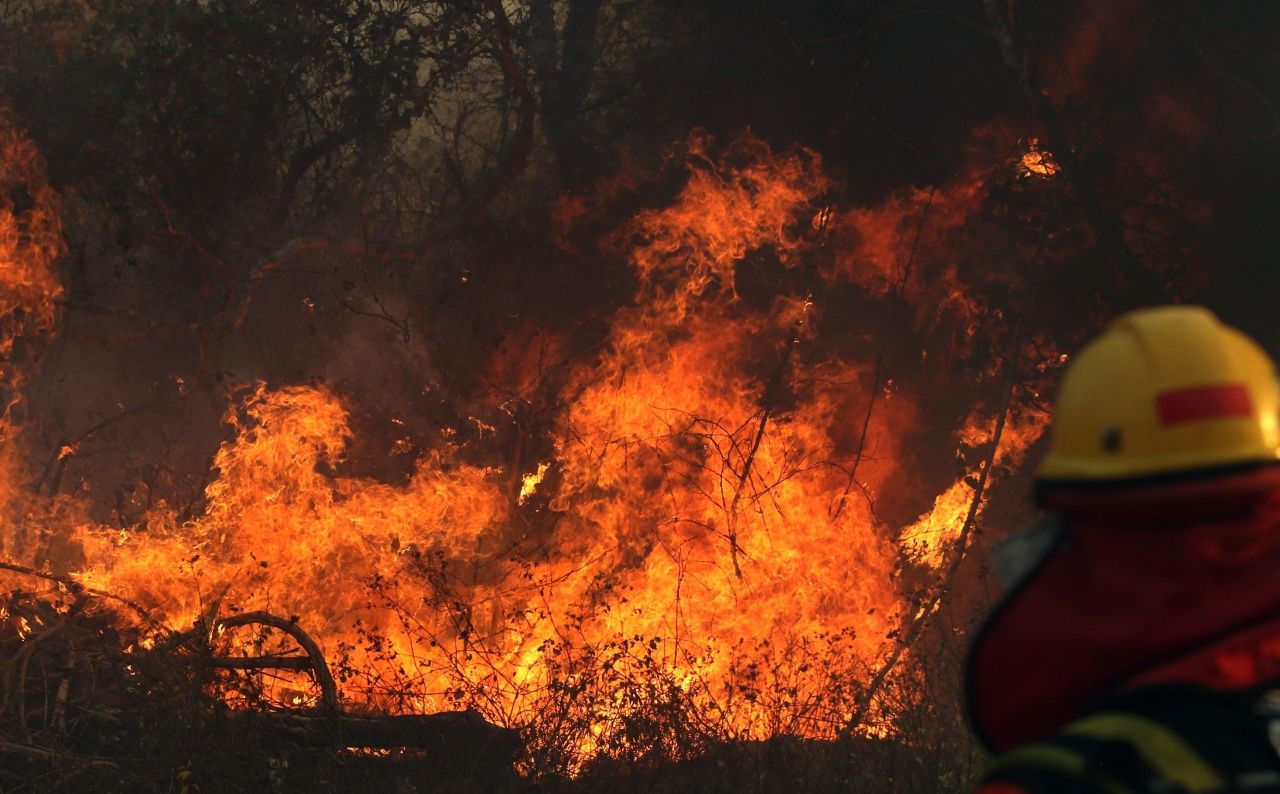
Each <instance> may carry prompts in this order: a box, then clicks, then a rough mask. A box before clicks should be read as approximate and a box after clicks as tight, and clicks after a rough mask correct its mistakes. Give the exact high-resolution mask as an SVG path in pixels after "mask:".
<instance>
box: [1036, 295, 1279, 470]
mask: <svg viewBox="0 0 1280 794" xmlns="http://www.w3.org/2000/svg"><path fill="white" fill-rule="evenodd" d="M1277 411H1280V388H1278V387H1277V382H1276V371H1275V364H1274V363H1273V362H1272V360H1271V358H1270V357H1269V356H1267V354H1266V353H1265V352H1263V350H1262V348H1261V347H1259V346H1258V345H1257V343H1255V342H1254V341H1253V340H1252V339H1250V338H1249V337H1247V336H1245V335H1244V334H1242V333H1240V332H1239V331H1237V330H1236V329H1234V328H1230V327H1228V326H1226V325H1223V324H1222V322H1221V321H1219V320H1218V318H1217V317H1215V316H1214V315H1213V313H1212V312H1210V311H1208V310H1207V309H1204V308H1200V307H1198V306H1164V307H1160V308H1154V309H1142V310H1140V311H1135V312H1131V313H1129V314H1125V315H1123V316H1121V317H1120V318H1118V319H1117V320H1116V321H1115V322H1114V323H1113V324H1112V326H1111V327H1110V328H1109V329H1108V330H1107V331H1106V332H1105V333H1103V334H1102V335H1101V336H1099V337H1098V338H1097V339H1095V340H1094V341H1093V342H1091V343H1089V345H1087V346H1086V347H1085V348H1084V350H1082V351H1081V352H1080V354H1079V355H1078V356H1077V357H1076V359H1075V361H1073V362H1072V363H1071V365H1070V366H1069V367H1068V368H1067V371H1066V374H1065V376H1064V377H1063V379H1062V386H1061V388H1060V390H1059V393H1058V405H1057V415H1056V417H1055V418H1054V427H1053V430H1052V433H1051V437H1050V449H1049V454H1048V456H1047V457H1045V459H1044V461H1043V462H1042V463H1041V465H1040V470H1039V472H1038V473H1037V476H1038V478H1039V479H1040V480H1041V481H1042V482H1043V483H1046V484H1051V483H1055V482H1062V483H1086V482H1094V481H1113V480H1129V479H1142V478H1147V477H1154V476H1159V475H1165V474H1176V473H1183V472H1194V471H1198V470H1207V469H1216V468H1222V467H1229V466H1233V465H1238V464H1247V463H1264V462H1276V461H1277V460H1280V431H1278V430H1277Z"/></svg>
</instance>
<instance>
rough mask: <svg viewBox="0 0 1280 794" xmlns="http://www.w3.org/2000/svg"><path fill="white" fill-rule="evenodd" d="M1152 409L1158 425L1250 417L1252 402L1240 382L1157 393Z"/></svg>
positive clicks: (1247, 391) (1246, 389)
mask: <svg viewBox="0 0 1280 794" xmlns="http://www.w3.org/2000/svg"><path fill="white" fill-rule="evenodd" d="M1156 407H1157V408H1158V409H1159V411H1160V424H1162V425H1176V424H1181V423H1183V422H1194V421H1196V420H1197V419H1220V418H1222V417H1226V416H1252V415H1253V400H1251V399H1250V398H1249V389H1248V388H1247V387H1246V386H1245V385H1244V384H1243V383H1228V384H1224V385H1221V386H1196V387H1194V388H1191V389H1178V390H1177V391H1166V392H1161V393H1160V394H1157V395H1156Z"/></svg>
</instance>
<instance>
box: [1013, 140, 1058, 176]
mask: <svg viewBox="0 0 1280 794" xmlns="http://www.w3.org/2000/svg"><path fill="white" fill-rule="evenodd" d="M1059 170H1060V166H1059V165H1058V162H1057V160H1055V159H1054V158H1053V154H1052V153H1050V152H1049V151H1047V150H1045V149H1042V148H1040V139H1039V138H1031V139H1030V140H1028V141H1027V151H1026V152H1025V153H1023V155H1022V160H1020V161H1019V163H1018V171H1019V173H1021V174H1022V175H1023V176H1038V177H1050V176H1054V175H1055V174H1057V173H1058V171H1059Z"/></svg>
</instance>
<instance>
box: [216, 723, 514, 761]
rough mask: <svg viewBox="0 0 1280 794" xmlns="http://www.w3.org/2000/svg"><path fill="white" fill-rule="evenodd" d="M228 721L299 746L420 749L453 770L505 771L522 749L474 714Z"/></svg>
mask: <svg viewBox="0 0 1280 794" xmlns="http://www.w3.org/2000/svg"><path fill="white" fill-rule="evenodd" d="M232 719H233V720H235V721H237V722H240V723H241V724H242V725H244V727H247V728H252V729H254V730H255V731H256V732H257V733H258V734H259V735H262V736H266V737H278V738H279V740H280V741H281V742H282V743H287V744H292V745H294V746H300V747H312V748H323V747H337V748H346V749H367V750H396V749H413V750H421V751H423V752H425V753H427V754H428V755H429V756H431V757H432V758H433V759H435V760H436V761H437V762H439V763H443V764H447V765H450V766H453V767H455V768H459V769H468V768H469V769H476V768H486V767H492V768H502V767H510V765H511V763H512V762H513V761H515V759H516V757H517V756H518V755H519V753H520V751H521V749H522V742H521V738H520V732H519V731H517V730H515V729H513V728H503V727H501V726H498V725H494V724H492V723H490V722H488V721H486V720H485V719H484V718H483V717H481V716H480V715H479V714H478V713H476V712H474V711H447V712H440V713H437V714H397V715H366V714H346V713H340V714H337V715H336V716H335V715H332V714H324V713H312V714H307V713H301V712H280V711H266V712H253V711H246V712H237V713H235V714H233V715H232Z"/></svg>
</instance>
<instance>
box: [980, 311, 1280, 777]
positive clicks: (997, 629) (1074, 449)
mask: <svg viewBox="0 0 1280 794" xmlns="http://www.w3.org/2000/svg"><path fill="white" fill-rule="evenodd" d="M1278 411H1280V390H1278V388H1277V381H1276V371H1275V365H1274V364H1273V362H1272V361H1271V359H1270V358H1269V357H1268V356H1267V354H1266V353H1264V352H1263V350H1262V349H1261V348H1260V347H1259V346H1258V345H1257V344H1256V343H1254V342H1253V341H1252V340H1251V339H1249V338H1248V337H1246V336H1245V335H1243V334H1242V333H1240V332H1239V331H1237V330H1235V329H1233V328H1230V327H1228V326H1226V325H1223V324H1222V323H1221V322H1220V321H1219V320H1218V319H1217V318H1216V317H1215V316H1214V315H1213V314H1212V313H1210V312H1209V311H1207V310H1205V309H1203V308H1198V307H1191V306H1169V307H1160V308H1153V309H1144V310H1141V311H1136V312H1133V313H1130V314H1127V315H1124V316H1122V317H1120V318H1119V319H1118V320H1116V321H1115V323H1114V324H1113V325H1112V326H1111V327H1110V329H1108V330H1107V331H1106V332H1105V333H1103V334H1102V335H1101V336H1100V337H1098V338H1097V339H1096V340H1094V341H1093V342H1092V343H1091V344H1089V345H1088V346H1087V347H1086V348H1085V349H1084V350H1083V351H1081V353H1080V354H1079V355H1078V356H1077V357H1076V359H1075V360H1074V361H1073V362H1072V363H1071V365H1070V366H1069V367H1068V369H1067V371H1066V373H1065V376H1064V378H1063V381H1062V386H1061V390H1060V393H1059V395H1058V403H1057V414H1056V416H1055V420H1054V427H1053V430H1052V433H1051V439H1050V450H1049V452H1048V454H1047V456H1046V458H1045V459H1044V461H1043V463H1042V464H1041V467H1040V469H1039V471H1038V472H1037V479H1036V487H1035V495H1036V501H1037V503H1038V504H1039V506H1040V507H1041V508H1043V509H1044V510H1045V512H1046V515H1047V516H1048V518H1047V519H1046V520H1045V521H1043V522H1042V523H1040V524H1038V525H1036V526H1034V527H1032V528H1031V529H1029V530H1026V531H1025V532H1023V533H1020V534H1018V535H1016V536H1015V537H1014V538H1012V539H1011V540H1009V541H1007V542H1006V543H1005V544H1003V545H1002V546H1001V547H1000V548H998V549H997V550H996V554H995V557H996V569H997V572H999V573H1002V574H1003V576H1004V577H1005V578H1007V579H1008V580H1010V581H1009V583H1008V584H1009V587H1010V590H1009V593H1008V595H1006V596H1005V598H1004V600H1003V601H1002V603H1001V604H1000V605H999V606H998V607H997V608H996V609H995V611H994V612H993V614H992V615H991V616H990V617H989V618H988V619H987V621H986V623H985V625H984V626H983V628H982V629H981V631H980V632H979V634H978V636H977V639H976V641H975V642H974V645H973V648H972V650H971V653H970V658H969V664H968V681H967V695H968V705H969V713H970V718H971V721H972V723H973V726H974V729H975V731H976V732H977V734H978V736H979V738H980V739H981V740H982V741H983V743H984V744H986V745H987V747H988V748H989V749H991V750H992V751H993V752H994V753H995V754H996V757H995V760H994V762H993V763H992V765H991V768H990V769H989V771H988V773H987V775H986V777H985V778H984V780H983V782H982V783H981V784H980V785H979V789H978V791H979V792H981V794H1057V793H1058V792H1081V793H1088V794H1102V793H1105V794H1141V793H1143V792H1219V791H1254V792H1264V791H1272V792H1280V465H1278V464H1280V430H1278V428H1277V414H1278Z"/></svg>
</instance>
